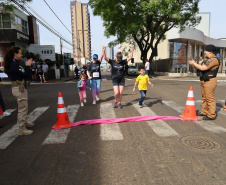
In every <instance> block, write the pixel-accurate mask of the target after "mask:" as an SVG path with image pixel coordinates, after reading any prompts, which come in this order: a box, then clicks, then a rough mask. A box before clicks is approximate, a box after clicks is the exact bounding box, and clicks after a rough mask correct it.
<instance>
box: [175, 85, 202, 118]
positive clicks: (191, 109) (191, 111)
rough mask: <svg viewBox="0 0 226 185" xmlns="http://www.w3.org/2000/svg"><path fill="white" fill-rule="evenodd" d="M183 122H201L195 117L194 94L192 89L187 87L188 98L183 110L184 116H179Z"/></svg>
mask: <svg viewBox="0 0 226 185" xmlns="http://www.w3.org/2000/svg"><path fill="white" fill-rule="evenodd" d="M179 116H180V117H181V118H182V119H183V120H187V121H189V120H201V119H200V118H199V117H198V116H197V115H196V109H195V99H194V94H193V87H192V86H190V87H189V91H188V96H187V101H186V105H185V109H184V114H183V115H179Z"/></svg>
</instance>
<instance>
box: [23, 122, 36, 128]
mask: <svg viewBox="0 0 226 185" xmlns="http://www.w3.org/2000/svg"><path fill="white" fill-rule="evenodd" d="M25 126H26V127H33V126H35V124H34V123H26V124H25Z"/></svg>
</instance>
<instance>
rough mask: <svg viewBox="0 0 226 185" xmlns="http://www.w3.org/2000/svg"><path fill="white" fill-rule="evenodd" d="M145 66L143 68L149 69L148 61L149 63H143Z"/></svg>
mask: <svg viewBox="0 0 226 185" xmlns="http://www.w3.org/2000/svg"><path fill="white" fill-rule="evenodd" d="M145 67H146V69H145V70H149V69H150V63H149V62H146V63H145Z"/></svg>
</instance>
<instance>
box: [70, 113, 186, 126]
mask: <svg viewBox="0 0 226 185" xmlns="http://www.w3.org/2000/svg"><path fill="white" fill-rule="evenodd" d="M150 120H183V119H182V118H180V117H174V116H156V115H153V116H136V117H129V118H112V119H93V120H85V121H78V122H75V123H74V124H72V126H79V125H95V124H111V123H120V122H135V121H150Z"/></svg>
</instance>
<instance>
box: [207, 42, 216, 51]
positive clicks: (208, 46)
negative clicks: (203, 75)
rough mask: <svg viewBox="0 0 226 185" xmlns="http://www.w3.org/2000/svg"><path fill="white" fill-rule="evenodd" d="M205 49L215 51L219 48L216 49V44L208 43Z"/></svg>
mask: <svg viewBox="0 0 226 185" xmlns="http://www.w3.org/2000/svg"><path fill="white" fill-rule="evenodd" d="M205 50H206V51H209V52H211V51H212V52H215V51H216V50H217V49H216V47H215V46H214V45H212V44H210V45H207V46H206V47H205Z"/></svg>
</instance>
